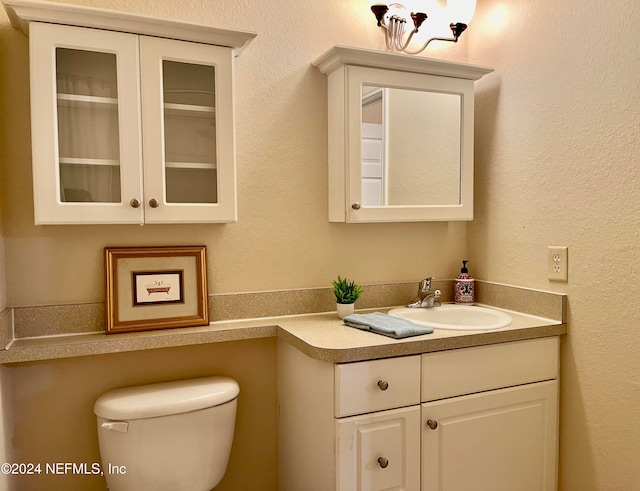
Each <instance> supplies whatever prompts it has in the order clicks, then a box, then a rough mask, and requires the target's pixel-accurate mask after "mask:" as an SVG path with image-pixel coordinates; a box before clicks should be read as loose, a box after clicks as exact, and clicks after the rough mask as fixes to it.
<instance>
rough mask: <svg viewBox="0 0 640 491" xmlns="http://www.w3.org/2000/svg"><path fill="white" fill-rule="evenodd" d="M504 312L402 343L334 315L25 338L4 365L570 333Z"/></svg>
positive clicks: (319, 354) (406, 349)
mask: <svg viewBox="0 0 640 491" xmlns="http://www.w3.org/2000/svg"><path fill="white" fill-rule="evenodd" d="M373 310H380V311H387V310H389V309H388V308H385V309H373ZM498 310H500V309H498ZM367 311H372V310H367ZM361 312H364V311H361ZM506 312H508V313H509V314H510V315H511V317H512V318H513V322H512V324H511V325H510V326H508V327H505V328H502V329H498V330H495V331H483V332H479V331H475V332H474V331H447V330H441V329H436V330H435V331H434V332H433V333H431V334H426V335H422V336H413V337H409V338H404V339H393V338H390V337H387V336H382V335H379V334H374V333H371V332H366V331H361V330H359V329H354V328H352V327H348V326H345V325H344V324H343V323H342V321H341V320H340V319H338V317H337V314H335V313H334V312H331V313H320V314H306V315H289V316H281V317H262V318H256V319H243V320H234V321H219V322H213V323H211V324H209V325H208V326H205V327H191V328H181V329H165V330H158V331H144V332H136V333H126V334H125V333H123V334H110V335H107V334H104V333H97V332H96V333H86V334H70V335H58V336H43V337H33V338H22V339H15V340H13V341H11V342H10V343H9V345H8V346H7V349H5V350H0V363H1V364H12V363H22V362H34V361H46V360H55V359H60V358H70V357H77V356H92V355H100V354H106V353H118V352H127V351H140V350H148V349H158V348H170V347H178V346H189V345H196V344H207V343H219V342H225V341H239V340H246V339H257V338H264V337H272V336H277V337H279V338H281V339H283V340H285V341H287V342H289V343H290V344H292V345H293V346H295V347H296V348H298V349H299V350H300V351H302V352H303V353H305V354H307V355H308V356H310V357H312V358H315V359H318V360H322V361H328V362H334V363H339V362H350V361H359V360H368V359H375V358H387V357H392V356H402V355H410V354H416V353H426V352H431V351H443V350H449V349H456V348H463V347H470V346H481V345H486V344H496V343H504V342H509V341H517V340H524V339H533V338H538V337H547V336H558V335H562V334H565V333H566V332H567V326H566V324H564V323H562V322H560V321H557V320H553V319H548V318H544V317H537V316H534V315H528V314H522V313H518V312H514V311H509V310H506Z"/></svg>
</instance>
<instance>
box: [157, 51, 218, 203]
mask: <svg viewBox="0 0 640 491" xmlns="http://www.w3.org/2000/svg"><path fill="white" fill-rule="evenodd" d="M215 69H216V68H215V66H210V65H194V64H190V63H183V62H177V61H169V60H163V62H162V83H163V106H164V147H165V148H164V157H165V161H164V177H165V195H166V201H167V203H217V202H218V182H217V172H216V108H215V99H216V93H215Z"/></svg>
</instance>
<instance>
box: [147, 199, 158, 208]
mask: <svg viewBox="0 0 640 491" xmlns="http://www.w3.org/2000/svg"><path fill="white" fill-rule="evenodd" d="M159 204H160V203H159V202H158V200H157V199H155V198H151V199H150V200H149V206H150V207H151V208H157V207H158V205H159Z"/></svg>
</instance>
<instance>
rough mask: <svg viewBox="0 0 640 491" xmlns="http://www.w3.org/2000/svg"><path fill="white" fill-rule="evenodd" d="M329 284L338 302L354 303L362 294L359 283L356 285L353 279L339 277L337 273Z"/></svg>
mask: <svg viewBox="0 0 640 491" xmlns="http://www.w3.org/2000/svg"><path fill="white" fill-rule="evenodd" d="M331 284H332V285H333V293H334V295H335V296H336V302H338V303H355V301H356V300H358V299H359V298H360V295H361V294H362V288H361V287H360V285H357V284H356V283H355V281H353V280H349V279H347V278H341V277H340V276H339V275H338V279H337V280H334V281H332V282H331Z"/></svg>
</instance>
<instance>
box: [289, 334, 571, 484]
mask: <svg viewBox="0 0 640 491" xmlns="http://www.w3.org/2000/svg"><path fill="white" fill-rule="evenodd" d="M278 350H279V354H278V373H279V383H278V387H279V389H278V390H279V395H278V398H279V402H280V420H279V466H280V468H279V476H280V483H279V489H280V490H281V491H293V490H296V489H300V488H301V487H305V488H308V489H314V490H317V491H324V490H326V491H352V490H359V491H360V490H361V491H369V490H396V491H411V490H421V491H432V490H439V491H442V490H444V491H454V490H468V489H473V490H487V491H489V490H490V491H502V490H504V491H508V490H509V491H512V490H514V489H518V490H519V491H520V490H524V491H527V490H538V491H553V490H555V489H556V475H557V471H556V468H557V466H556V459H557V410H558V409H557V407H558V399H557V390H558V388H557V387H558V385H557V377H558V339H557V338H555V337H551V338H542V339H535V340H526V341H515V342H511V343H504V344H498V345H488V346H480V347H474V348H463V349H458V350H451V351H443V352H434V353H425V354H422V355H412V356H405V357H397V358H388V359H382V360H370V361H363V362H355V363H345V364H337V365H332V364H330V363H326V362H321V361H317V360H313V359H311V358H309V357H307V356H306V355H304V354H303V353H301V352H300V351H298V350H297V349H296V348H294V347H292V346H291V345H289V344H288V343H284V342H283V343H279V345H278Z"/></svg>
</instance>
